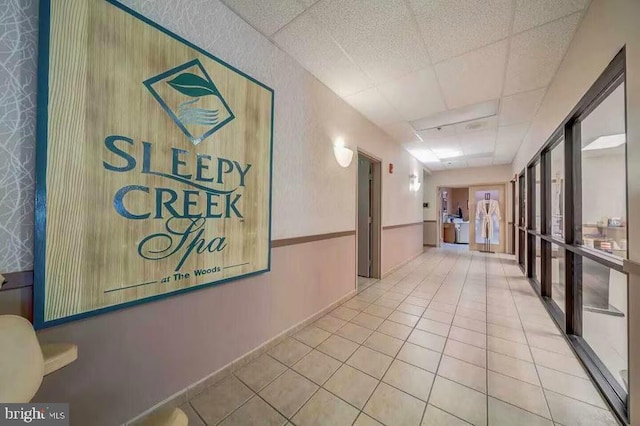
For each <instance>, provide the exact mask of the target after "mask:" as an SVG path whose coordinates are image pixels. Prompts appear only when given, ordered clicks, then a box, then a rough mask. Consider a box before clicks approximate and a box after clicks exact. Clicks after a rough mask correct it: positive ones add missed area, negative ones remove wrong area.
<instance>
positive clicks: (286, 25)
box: [240, 0, 319, 44]
mask: <svg viewBox="0 0 640 426" xmlns="http://www.w3.org/2000/svg"><path fill="white" fill-rule="evenodd" d="M296 3H297V4H300V5H302V7H303V8H304V10H303V11H302V12H300V13H298V14H297V15H296V16H294V17H293V18H292V19H291V20H290V21H289V22H287V23H286V24H284V25H283V26H282V27H280V28H278V30H277V31H276V32H274V33H273V34H271V35H270V36H267V38H268V39H269V40H270V41H271V42H272V43H273V44H275V42H274V41H273V38H274V37H275V36H276V34H278V33H279V32H280V31H282V30H284V29H286V28H287V27H288V26H289V25H291V24H292V23H293V22H295V21H296V20H298V19H300V17H301V16H302V15H304V14H305V13H307V12H309V11H310V10H311V8H313V7H314V6H315V5H317V4H318V3H319V0H316V1H315V2H314V3H313V4H312V5H311V6H309V7H306V6H305V5H304V4H303V3H302V2H301V1H297V2H296ZM240 17H241V18H242V16H240ZM243 19H244V18H243ZM316 22H317V20H316Z"/></svg>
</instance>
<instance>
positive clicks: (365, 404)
mask: <svg viewBox="0 0 640 426" xmlns="http://www.w3.org/2000/svg"><path fill="white" fill-rule="evenodd" d="M444 259H445V257H444V256H443V257H442V258H441V259H440V260H439V261H438V263H437V265H440V264H441V263H442V261H443V260H444ZM456 261H457V259H456ZM422 263H424V262H422ZM422 263H421V264H422ZM437 265H435V266H434V269H435V268H436V267H437ZM408 275H409V274H407V275H405V277H406V276H408ZM425 279H426V277H425ZM400 281H402V280H400ZM400 281H398V283H399V282H400ZM423 281H424V279H423V280H421V281H420V282H418V284H416V286H415V287H414V289H415V288H417V287H419V286H420V283H422V282H423ZM440 286H442V284H440ZM440 286H439V287H438V288H440ZM407 297H408V296H407ZM405 299H406V297H405V298H404V299H403V300H405ZM431 300H433V299H431ZM429 304H431V302H430V303H429ZM426 309H427V308H425V310H426ZM419 321H420V320H418V321H417V322H416V324H415V325H414V326H413V327H412V328H411V331H410V332H409V334H408V335H407V338H406V339H404V340H403V343H402V346H401V347H400V349H399V350H398V352H396V355H395V356H394V357H393V359H392V360H391V362H390V363H389V366H388V367H387V369H386V370H385V372H384V374H383V375H382V377H381V378H380V379H379V380H378V383H377V384H376V387H375V388H373V391H372V392H371V394H370V395H369V397H368V398H367V400H366V401H365V403H364V405H363V406H362V410H361V413H364V414H365V415H367V416H369V415H368V414H367V413H365V412H364V409H365V408H366V407H367V404H368V403H369V401H370V400H371V397H373V395H374V394H375V393H376V391H377V390H378V387H380V383H383V382H382V380H383V379H384V376H385V375H386V374H387V372H388V371H389V369H390V368H391V366H392V365H393V362H394V361H395V360H396V359H397V357H398V354H399V353H400V351H401V350H402V348H403V347H404V345H406V344H407V342H408V341H409V337H411V333H413V330H415V327H416V325H418V322H419ZM441 356H442V355H441ZM411 365H412V364H411ZM354 368H355V367H354ZM434 380H435V374H434ZM384 383H385V385H387V386H391V385H389V384H388V383H386V382H384ZM431 386H432V388H433V384H432V385H431ZM392 387H394V386H392ZM394 388H395V387H394ZM398 390H399V391H401V392H403V393H406V392H404V391H402V390H401V389H398ZM406 394H407V395H409V396H411V397H413V398H415V397H414V396H413V395H410V394H408V393H406ZM429 394H431V390H429ZM416 399H418V400H420V399H419V398H416ZM420 401H422V400H420ZM424 402H425V411H426V409H427V405H428V404H429V397H428V396H427V400H426V401H424ZM422 416H424V411H423V413H422ZM369 417H372V416H369ZM372 418H373V417H372ZM357 419H358V418H357V417H356V420H357ZM374 419H375V420H376V421H378V422H380V423H382V424H384V423H383V422H382V421H381V420H380V419H377V418H374ZM421 420H422V419H421ZM354 423H355V420H354Z"/></svg>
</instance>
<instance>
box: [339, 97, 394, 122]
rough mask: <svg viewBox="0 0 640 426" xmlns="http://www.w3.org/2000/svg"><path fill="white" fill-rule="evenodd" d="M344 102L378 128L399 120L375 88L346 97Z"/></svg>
mask: <svg viewBox="0 0 640 426" xmlns="http://www.w3.org/2000/svg"><path fill="white" fill-rule="evenodd" d="M344 100H345V101H347V102H348V103H349V105H351V106H352V107H354V108H355V109H357V110H358V111H360V112H361V113H362V114H363V115H364V116H365V117H367V118H368V119H369V120H371V121H373V122H374V123H376V124H377V125H379V126H383V125H386V124H391V123H394V122H397V121H399V119H400V118H399V117H398V113H397V112H396V111H395V110H394V109H393V107H392V106H391V105H390V104H389V102H387V100H386V99H385V98H383V97H382V95H380V92H379V91H378V89H376V88H375V87H374V88H371V89H367V90H363V91H362V92H358V93H356V94H355V95H351V96H347V97H345V98H344Z"/></svg>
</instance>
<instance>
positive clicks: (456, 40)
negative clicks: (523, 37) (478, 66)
mask: <svg viewBox="0 0 640 426" xmlns="http://www.w3.org/2000/svg"><path fill="white" fill-rule="evenodd" d="M410 3H411V5H412V8H413V9H414V10H415V12H416V14H417V17H416V19H417V21H418V26H419V27H420V31H422V35H423V36H424V39H425V41H426V43H427V49H428V51H429V54H430V55H431V59H432V61H433V62H440V61H443V60H446V59H450V58H452V57H454V56H458V55H460V54H462V53H466V52H469V51H471V50H473V49H476V48H478V47H481V46H485V45H488V44H490V43H493V42H495V41H498V40H501V39H503V38H505V37H507V36H508V35H509V29H510V26H511V18H512V16H513V2H512V0H456V1H450V0H437V1H429V2H426V1H418V0H413V1H411V2H410Z"/></svg>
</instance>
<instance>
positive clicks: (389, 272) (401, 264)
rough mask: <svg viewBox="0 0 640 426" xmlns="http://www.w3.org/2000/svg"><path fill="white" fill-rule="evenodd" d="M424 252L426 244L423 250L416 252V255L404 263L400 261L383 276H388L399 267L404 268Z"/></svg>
mask: <svg viewBox="0 0 640 426" xmlns="http://www.w3.org/2000/svg"><path fill="white" fill-rule="evenodd" d="M422 253H424V246H423V247H422V250H420V251H419V252H418V253H416V254H415V255H413V256H411V257H410V258H409V259H407V260H405V261H404V262H402V263H398V264H397V265H396V266H394V267H393V268H391V269H389V270H388V271H387V272H385V273H384V274H382V278H386V277H388V276H389V275H391V274H393V273H394V272H395V271H397V270H398V269H400V268H402V267H403V266H404V265H406V264H407V263H409V262H411V261H412V260H415V259H416V258H417V257H418V256H420V255H421V254H422Z"/></svg>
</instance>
